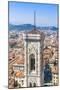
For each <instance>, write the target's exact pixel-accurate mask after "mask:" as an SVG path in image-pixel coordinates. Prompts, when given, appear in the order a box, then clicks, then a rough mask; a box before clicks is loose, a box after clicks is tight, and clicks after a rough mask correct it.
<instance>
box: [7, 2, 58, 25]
mask: <svg viewBox="0 0 60 90" xmlns="http://www.w3.org/2000/svg"><path fill="white" fill-rule="evenodd" d="M57 8H58V5H57V4H41V3H39V4H36V3H22V2H9V23H10V24H15V25H19V24H34V11H36V25H37V26H57Z"/></svg>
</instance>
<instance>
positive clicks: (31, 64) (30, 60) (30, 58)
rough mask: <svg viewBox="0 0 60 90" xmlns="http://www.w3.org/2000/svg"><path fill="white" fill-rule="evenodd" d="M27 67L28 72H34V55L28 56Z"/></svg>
mask: <svg viewBox="0 0 60 90" xmlns="http://www.w3.org/2000/svg"><path fill="white" fill-rule="evenodd" d="M29 65H30V67H29V68H30V72H32V71H33V70H34V71H35V55H34V54H31V55H30V56H29Z"/></svg>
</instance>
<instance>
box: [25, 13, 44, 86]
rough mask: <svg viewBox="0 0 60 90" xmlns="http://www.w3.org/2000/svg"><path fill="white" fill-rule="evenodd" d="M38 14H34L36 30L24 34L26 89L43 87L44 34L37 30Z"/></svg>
mask: <svg viewBox="0 0 60 90" xmlns="http://www.w3.org/2000/svg"><path fill="white" fill-rule="evenodd" d="M35 18H36V12H34V29H33V30H31V31H29V32H27V33H25V34H24V43H25V44H24V45H25V46H24V48H25V80H26V87H36V86H42V81H43V80H42V75H43V73H42V63H41V62H42V59H41V52H42V46H43V40H42V33H41V32H40V31H38V30H36V19H35Z"/></svg>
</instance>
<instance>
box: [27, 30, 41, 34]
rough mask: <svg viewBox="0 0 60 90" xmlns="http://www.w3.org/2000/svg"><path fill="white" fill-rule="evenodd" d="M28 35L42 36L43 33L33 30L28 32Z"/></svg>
mask: <svg viewBox="0 0 60 90" xmlns="http://www.w3.org/2000/svg"><path fill="white" fill-rule="evenodd" d="M27 34H41V32H40V31H39V30H34V29H33V30H31V31H28V32H27Z"/></svg>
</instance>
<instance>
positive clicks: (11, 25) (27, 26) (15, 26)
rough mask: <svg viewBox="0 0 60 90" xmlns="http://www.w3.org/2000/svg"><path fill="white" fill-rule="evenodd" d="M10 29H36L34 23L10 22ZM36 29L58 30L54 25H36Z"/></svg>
mask: <svg viewBox="0 0 60 90" xmlns="http://www.w3.org/2000/svg"><path fill="white" fill-rule="evenodd" d="M8 28H9V30H18V31H21V30H32V29H34V25H32V24H22V25H13V24H9V26H8ZM36 29H40V30H52V31H56V30H58V28H57V27H54V26H50V27H49V26H48V27H40V26H39V27H37V26H36Z"/></svg>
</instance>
